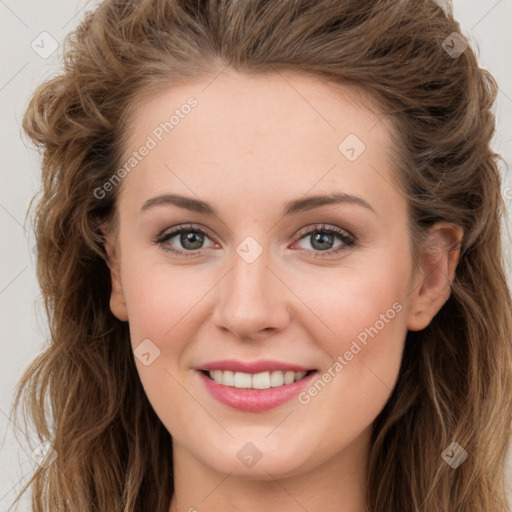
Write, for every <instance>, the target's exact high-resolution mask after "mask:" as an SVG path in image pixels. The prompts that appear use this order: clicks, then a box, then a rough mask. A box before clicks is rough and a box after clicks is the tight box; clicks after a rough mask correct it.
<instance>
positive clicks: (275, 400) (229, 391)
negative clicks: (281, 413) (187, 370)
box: [195, 359, 317, 412]
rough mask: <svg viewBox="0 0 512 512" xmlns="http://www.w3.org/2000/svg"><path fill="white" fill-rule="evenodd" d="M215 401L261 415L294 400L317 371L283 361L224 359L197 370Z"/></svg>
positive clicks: (206, 364)
mask: <svg viewBox="0 0 512 512" xmlns="http://www.w3.org/2000/svg"><path fill="white" fill-rule="evenodd" d="M195 369H196V370H197V371H198V373H199V375H200V377H201V380H202V381H203V383H204V385H205V387H206V389H207V390H208V391H209V393H210V394H211V396H212V397H213V398H215V399H216V400H218V401H220V402H222V403H223V404H225V405H228V406H230V407H232V408H234V409H239V410H242V411H247V412H249V411H250V412H262V411H265V410H268V409H272V408H274V407H278V406H279V405H281V404H283V403H285V402H287V401H288V400H291V399H292V398H293V397H294V396H296V395H297V394H298V393H299V392H300V391H301V390H302V389H303V388H304V387H305V386H306V385H308V383H309V382H311V380H312V378H314V375H315V374H317V370H316V369H314V368H308V367H305V366H301V365H298V364H293V363H286V362H281V361H270V360H265V361H254V362H245V361H235V360H232V359H231V360H228V359H225V360H222V361H213V362H210V363H205V364H204V365H201V366H200V367H197V368H195Z"/></svg>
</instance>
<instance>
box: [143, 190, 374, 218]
mask: <svg viewBox="0 0 512 512" xmlns="http://www.w3.org/2000/svg"><path fill="white" fill-rule="evenodd" d="M340 203H345V204H355V205H359V206H362V207H364V208H366V209H368V210H370V211H372V212H373V213H376V212H375V210H374V209H373V208H372V206H371V205H370V204H369V203H368V202H367V201H365V200H364V199H363V198H361V197H358V196H354V195H352V194H346V193H344V192H335V193H333V194H330V195H316V196H308V197H304V198H299V199H294V200H291V201H287V202H286V203H285V204H284V207H283V212H282V215H283V216H284V217H288V216H290V215H294V214H296V213H300V212H304V211H308V210H312V209H314V208H319V207H321V206H324V205H330V204H340ZM167 204H168V205H174V206H178V207H179V208H183V209H185V210H190V211H193V212H197V213H203V214H205V215H215V216H217V210H216V209H215V208H214V207H213V206H212V205H211V204H210V203H207V202H206V201H202V200H200V199H195V198H193V197H187V196H182V195H180V194H163V195H160V196H156V197H152V198H151V199H148V200H147V201H146V202H145V203H144V204H143V205H142V208H141V212H143V211H146V210H148V209H150V208H153V207H154V206H159V205H167Z"/></svg>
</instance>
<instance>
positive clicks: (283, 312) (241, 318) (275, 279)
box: [213, 250, 293, 341]
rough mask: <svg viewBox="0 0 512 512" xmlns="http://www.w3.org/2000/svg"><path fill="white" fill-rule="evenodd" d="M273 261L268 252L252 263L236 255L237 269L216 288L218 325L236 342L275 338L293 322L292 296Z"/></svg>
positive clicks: (216, 320) (214, 318)
mask: <svg viewBox="0 0 512 512" xmlns="http://www.w3.org/2000/svg"><path fill="white" fill-rule="evenodd" d="M269 259H270V258H269V257H268V251H265V250H264V251H263V252H262V253H261V254H260V255H259V257H258V258H257V259H256V260H255V261H253V262H252V263H248V262H247V261H245V260H244V259H243V258H242V257H240V256H239V255H238V254H235V255H234V262H233V267H232V268H231V270H230V271H229V273H228V274H227V275H226V276H225V278H224V279H223V280H222V281H221V282H220V283H219V286H218V287H216V288H217V294H218V300H217V302H216V308H215V312H214V314H213V320H214V323H215V325H216V326H217V327H218V328H219V329H221V330H223V331H229V332H230V333H231V335H232V336H233V337H234V338H238V339H240V340H245V341H247V340H254V339H257V338H258V339H259V338H262V337H267V336H269V335H273V334H274V335H275V333H276V332H279V331H281V330H283V329H284V328H285V327H286V325H288V323H289V321H290V313H289V310H290V304H289V303H288V300H289V298H290V292H289V290H288V288H287V286H286V284H285V283H284V281H285V280H284V279H283V278H282V277H281V276H279V275H278V272H276V270H274V269H272V268H270V266H272V265H270V266H269V263H271V262H270V261H269ZM273 266H274V267H275V265H273ZM292 295H293V294H292Z"/></svg>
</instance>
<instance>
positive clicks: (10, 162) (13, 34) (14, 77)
mask: <svg viewBox="0 0 512 512" xmlns="http://www.w3.org/2000/svg"><path fill="white" fill-rule="evenodd" d="M98 3H99V1H98V0H93V1H89V2H84V1H82V2H75V1H73V2H71V1H69V0H52V1H45V2H37V1H36V0H18V1H16V0H0V40H1V49H0V55H1V70H2V71H1V74H0V108H1V114H0V119H1V120H2V122H1V125H0V129H1V133H0V145H1V164H2V168H1V172H0V176H1V187H0V237H1V244H2V245H1V247H2V249H1V257H2V260H1V262H2V263H1V265H0V333H1V338H0V340H1V345H0V346H1V357H0V379H1V380H0V512H4V511H8V510H11V511H14V510H21V509H22V507H21V506H20V507H18V508H16V507H12V508H11V504H12V501H13V499H14V496H15V490H19V489H20V487H21V485H22V484H23V483H24V482H25V481H26V480H27V477H28V475H29V474H30V472H31V470H32V468H33V467H35V464H36V463H35V461H34V460H33V459H32V458H31V450H30V449H29V448H28V446H27V444H26V441H28V440H29V439H30V442H31V445H32V446H33V447H35V446H37V444H38V441H37V438H36V436H35V435H34V433H25V432H24V431H23V427H22V425H15V424H14V423H13V421H12V419H11V418H10V417H9V411H10V406H11V402H12V394H13V389H14V385H15V383H16V382H17V380H18V379H19V377H20V376H21V373H22V371H23V370H24V369H25V367H26V366H27V365H28V364H29V362H30V361H31V360H32V359H33V358H34V357H35V356H36V355H37V354H38V353H39V352H40V351H41V349H42V346H43V343H44V339H45V333H46V331H47V328H46V325H45V323H46V320H45V317H44V314H43V309H42V307H41V306H42V303H41V297H40V293H39V289H38V285H37V282H36V278H35V269H34V260H35V255H34V254H33V252H32V247H33V246H34V239H33V235H32V233H31V231H30V227H29V225H28V224H27V226H24V219H25V215H26V211H27V207H28V203H29V200H30V198H31V197H32V195H33V194H34V193H35V192H36V190H37V188H38V183H39V157H38V155H37V153H35V152H34V151H32V150H30V149H29V148H28V147H26V146H25V145H24V143H23V142H22V140H21V137H20V134H21V119H22V115H23V112H24V110H25V108H26V106H27V102H28V98H29V96H30V93H31V92H33V91H34V89H35V87H36V85H37V84H39V83H40V82H41V81H42V80H43V79H44V78H48V77H49V76H50V75H51V74H52V73H54V72H55V69H56V66H57V65H58V63H59V60H60V52H61V47H59V48H58V49H57V51H55V52H54V53H53V54H52V55H51V56H49V57H48V58H43V57H46V56H45V55H43V57H42V56H41V55H39V54H38V53H36V51H35V50H34V49H33V48H32V46H31V45H32V42H33V41H34V40H35V42H36V43H37V42H38V41H40V40H41V37H43V38H46V39H45V46H44V48H40V49H39V52H43V51H44V50H48V49H49V48H50V39H48V36H40V34H41V33H42V32H48V33H49V34H51V36H52V37H53V38H54V39H55V40H56V41H57V42H58V43H60V42H61V41H62V39H63V37H64V36H65V35H66V34H67V33H68V32H69V31H70V30H71V29H73V28H74V27H75V26H76V25H77V23H78V22H79V21H80V20H81V18H82V16H83V13H84V11H86V10H88V9H92V8H94V6H95V5H97V4H98ZM453 7H454V13H455V17H456V18H457V19H458V20H459V21H460V22H461V25H462V28H463V30H464V32H465V33H466V34H467V35H469V36H470V37H471V39H472V41H473V43H472V46H473V48H476V49H477V55H479V58H480V66H481V67H483V68H486V69H488V70H490V71H491V73H493V75H494V76H495V78H496V79H497V81H498V84H499V86H500V94H499V96H498V100H497V106H496V116H497V123H498V126H497V134H496V136H495V140H494V146H495V149H496V151H498V152H499V153H500V154H501V155H502V156H503V158H504V159H505V160H506V161H507V162H508V165H510V162H511V161H512V158H511V157H512V115H511V114H512V66H511V64H510V49H511V48H512V31H511V30H510V26H511V23H512V0H455V1H454V6H453ZM447 35H448V34H447ZM34 44H35V43H34ZM39 45H40V46H42V45H41V43H39ZM502 171H503V175H504V183H503V192H504V196H505V197H506V198H507V203H508V208H509V220H510V218H511V217H512V213H511V210H512V177H511V176H510V170H508V171H506V170H505V168H504V167H503V168H502ZM508 229H509V227H508V226H507V231H506V234H505V239H506V240H505V242H506V244H507V251H510V233H509V231H508ZM508 255H509V256H508V261H509V262H510V260H511V258H510V252H509V253H508ZM507 271H508V275H509V278H510V276H512V271H511V268H510V266H509V267H508V269H507ZM509 282H510V281H509ZM14 430H16V431H17V432H18V437H19V438H20V440H21V441H22V442H23V446H21V445H20V443H19V442H18V441H17V440H16V437H15V436H14ZM507 466H508V479H507V482H508V487H509V492H510V496H511V500H512V451H509V462H508V465H507ZM26 495H27V497H28V493H27V494H26ZM24 502H27V500H24ZM23 509H24V510H25V508H23ZM27 510H28V508H27Z"/></svg>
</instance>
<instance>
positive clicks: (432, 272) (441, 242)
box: [407, 222, 464, 331]
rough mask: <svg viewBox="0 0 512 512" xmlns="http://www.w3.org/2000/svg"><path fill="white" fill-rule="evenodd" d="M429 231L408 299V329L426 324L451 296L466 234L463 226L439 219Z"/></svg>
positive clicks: (414, 329) (417, 329)
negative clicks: (462, 242) (461, 245)
mask: <svg viewBox="0 0 512 512" xmlns="http://www.w3.org/2000/svg"><path fill="white" fill-rule="evenodd" d="M429 231H430V233H429V243H428V244H427V247H426V249H425V251H424V254H423V260H422V263H421V268H420V269H419V273H418V274H417V277H416V279H415V282H414V285H413V288H412V292H411V300H410V302H409V308H408V316H407V328H408V329H409V330H411V331H421V330H422V329H424V328H425V327H427V325H428V324H429V323H430V322H431V321H432V319H433V318H434V316H435V315H436V314H437V312H438V311H439V310H440V309H441V308H442V307H443V305H444V303H445V302H446V301H447V300H448V299H449V297H450V293H451V284H452V282H453V279H454V277H455V269H456V267H457V263H458V262H459V257H460V243H461V241H462V236H463V234H464V231H463V229H462V228H461V227H460V226H458V225H456V224H451V223H449V222H439V223H437V224H435V225H434V226H432V227H431V228H430V230H429Z"/></svg>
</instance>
